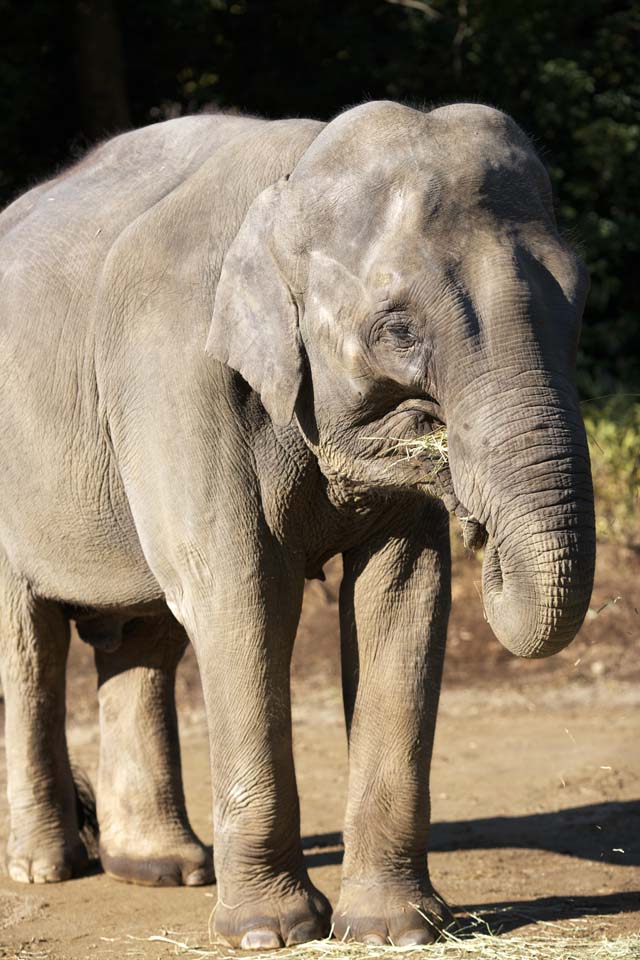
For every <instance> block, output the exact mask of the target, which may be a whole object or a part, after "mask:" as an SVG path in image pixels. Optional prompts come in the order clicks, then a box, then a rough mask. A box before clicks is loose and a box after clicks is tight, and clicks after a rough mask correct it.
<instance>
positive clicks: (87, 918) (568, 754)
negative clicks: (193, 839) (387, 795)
mask: <svg viewBox="0 0 640 960" xmlns="http://www.w3.org/2000/svg"><path fill="white" fill-rule="evenodd" d="M327 573H328V577H327V581H326V583H319V582H317V581H314V582H313V583H311V584H309V586H308V589H307V594H306V599H305V609H304V614H303V620H302V623H301V626H300V631H299V636H298V642H297V648H296V655H295V670H294V682H293V690H294V737H295V753H296V764H297V774H298V782H299V787H300V794H301V803H302V829H303V837H304V844H305V848H306V856H307V862H308V865H309V868H310V872H311V877H312V879H313V881H314V882H315V883H316V885H317V886H319V887H320V889H321V890H323V891H324V892H325V893H326V894H327V895H328V896H329V898H330V899H331V900H332V901H333V902H335V901H336V899H337V895H338V890H339V882H340V862H341V856H342V849H341V844H340V830H341V825H342V817H343V809H344V803H345V789H346V749H345V736H344V729H343V724H342V715H341V703H340V694H339V673H338V653H337V651H338V641H337V605H336V596H337V585H338V582H339V576H340V571H339V563H337V562H334V563H332V564H331V565H330V567H329V569H328V570H327ZM639 573H640V556H638V554H637V553H634V552H632V551H628V550H623V549H621V548H616V547H603V548H601V549H600V552H599V560H598V573H597V580H596V588H595V591H594V595H593V600H592V608H591V612H590V614H589V616H588V618H587V621H586V623H585V625H584V627H583V629H582V631H581V633H580V635H579V637H578V638H577V639H576V641H575V642H574V643H573V645H572V646H571V647H570V648H569V649H568V650H566V651H563V653H561V654H560V655H559V656H557V657H556V658H554V659H552V660H548V661H537V662H524V661H518V660H516V659H514V658H512V657H511V656H510V655H509V654H507V653H506V652H504V651H503V650H502V649H501V648H500V647H499V645H498V643H497V641H496V640H494V639H493V636H492V634H491V632H490V630H489V628H488V626H487V624H486V623H485V622H484V621H483V617H482V604H481V601H480V599H479V595H478V592H477V581H478V580H479V579H480V566H479V563H478V561H477V560H475V559H472V558H465V557H464V556H460V557H458V558H457V559H456V562H455V569H454V613H453V618H452V623H451V629H450V635H449V649H448V654H447V663H446V670H445V684H444V689H443V695H442V701H441V709H440V715H439V723H438V732H437V738H436V748H435V757H434V763H433V772H432V798H433V829H432V835H431V836H432V840H431V849H432V854H431V858H430V863H431V873H432V877H433V880H434V883H435V885H436V887H437V889H438V890H439V891H440V893H441V894H442V895H443V896H444V897H445V898H446V899H447V900H448V901H449V902H450V903H452V904H454V905H455V906H456V908H458V909H459V910H460V911H461V912H462V911H465V910H466V911H469V912H471V913H473V914H476V915H477V916H479V917H480V918H482V920H484V921H486V923H487V924H488V925H489V926H490V927H491V928H492V929H493V930H494V931H496V932H499V931H502V932H503V933H504V934H505V935H506V936H507V937H508V936H509V935H513V934H514V932H515V933H517V935H519V936H525V935H528V934H532V933H537V932H538V931H540V930H541V929H544V930H546V931H548V932H549V933H550V935H551V936H554V935H556V933H557V936H559V937H560V936H562V937H571V936H574V935H575V936H577V935H581V936H583V937H584V936H585V935H586V936H587V937H588V938H592V939H593V940H597V939H600V938H602V937H607V938H612V939H613V938H618V937H623V936H627V935H629V934H631V933H635V932H638V931H640V749H639V739H640V738H639V733H640V720H639V714H638V706H639V704H640V690H639V688H638V683H637V681H638V679H639V678H640V658H639V657H638V640H639V638H640V614H639V610H640V590H639V589H638V574H639ZM68 700H69V714H70V716H69V741H70V745H71V751H72V755H73V759H74V761H75V762H76V763H78V764H79V765H80V766H82V767H83V768H84V769H85V770H86V771H87V772H88V773H89V775H90V776H91V775H95V768H96V762H97V751H98V732H97V722H96V721H97V717H96V700H95V675H94V671H93V666H92V660H91V654H90V651H89V649H88V648H87V647H86V646H84V645H83V644H82V643H81V642H80V641H78V640H77V639H74V643H73V645H72V655H71V664H70V677H69V694H68ZM179 706H180V719H181V737H182V746H183V765H184V778H185V787H186V794H187V801H188V806H189V812H190V816H191V820H192V823H193V825H194V827H195V829H196V830H197V831H198V833H199V834H200V836H201V837H203V838H208V839H210V838H211V818H210V809H211V796H210V779H209V770H208V762H207V742H206V732H205V726H204V720H203V711H202V699H201V693H200V688H199V681H198V675H197V668H196V666H195V662H194V659H193V655H192V654H191V652H189V653H188V655H187V657H186V658H185V661H184V663H183V665H182V667H181V670H180V675H179ZM0 790H1V792H2V796H1V799H0V844H1V845H2V847H4V843H5V841H6V833H7V807H6V801H5V799H4V793H5V790H4V768H2V772H1V773H0ZM215 897H216V892H215V887H204V888H190V889H184V888H177V889H168V888H163V889H147V888H142V887H133V886H128V885H126V884H121V883H118V882H116V881H115V880H112V879H110V878H108V877H106V876H105V875H104V874H102V873H100V872H99V869H98V868H97V867H96V868H95V869H94V871H93V872H92V873H91V875H90V876H87V877H84V878H82V879H78V880H73V881H70V882H68V883H64V884H59V885H50V886H47V887H23V886H21V885H18V884H15V883H13V882H12V881H10V880H9V879H8V878H7V876H6V873H4V874H2V875H0V958H14V957H15V958H20V960H76V958H78V960H79V958H96V960H101V958H105V960H106V958H125V957H131V958H140V960H150V958H165V957H169V956H173V955H175V952H176V948H175V946H174V945H172V944H170V943H165V942H163V941H161V940H154V939H150V938H153V937H163V936H164V937H167V938H168V939H169V940H174V941H179V942H181V943H187V944H189V945H190V946H192V947H193V946H200V947H201V948H203V949H204V950H208V951H212V953H211V954H210V955H211V956H217V957H224V956H227V955H229V953H230V951H229V950H227V949H225V948H216V947H215V945H214V946H210V944H209V937H208V932H207V922H208V919H209V916H210V914H211V911H212V909H213V906H214V904H215ZM549 924H552V926H550V927H549V926H548V925H549ZM418 953H420V955H422V956H428V952H427V951H424V950H423V951H416V953H415V955H416V956H417V955H418ZM190 955H191V956H196V955H197V954H195V953H193V954H190ZM628 955H629V956H631V954H628ZM369 956H371V954H369ZM531 956H532V960H533V954H532V955H531ZM620 956H622V954H620Z"/></svg>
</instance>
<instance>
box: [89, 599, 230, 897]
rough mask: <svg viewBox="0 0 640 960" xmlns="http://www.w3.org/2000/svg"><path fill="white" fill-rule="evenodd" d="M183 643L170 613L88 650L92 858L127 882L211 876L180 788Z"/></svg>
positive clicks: (206, 851) (195, 881)
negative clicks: (92, 704) (93, 776)
mask: <svg viewBox="0 0 640 960" xmlns="http://www.w3.org/2000/svg"><path fill="white" fill-rule="evenodd" d="M185 644H186V636H185V634H184V632H183V630H182V628H181V627H180V626H179V625H178V624H177V623H176V622H175V621H174V620H173V619H172V618H169V617H167V618H166V619H162V618H146V619H138V620H133V621H130V622H129V623H127V624H125V625H124V628H123V630H122V635H121V640H120V643H119V644H114V645H109V644H101V645H100V646H97V647H96V651H95V657H96V664H97V667H98V685H99V691H98V698H99V701H100V773H99V779H98V791H97V796H98V822H99V824H100V858H101V860H102V865H103V867H104V869H105V870H106V872H107V873H109V874H110V875H111V876H113V877H115V878H116V879H118V880H124V881H126V882H129V883H140V884H144V885H147V886H173V885H179V884H187V885H189V886H195V885H199V884H204V883H212V882H213V864H212V853H211V850H210V848H207V847H205V846H204V845H203V844H202V843H201V842H200V840H199V839H198V837H197V836H196V835H195V833H194V832H193V830H192V829H191V826H190V824H189V819H188V817H187V811H186V807H185V800H184V792H183V787H182V773H181V766H180V743H179V739H178V721H177V715H176V706H175V696H174V688H175V673H176V668H177V665H178V662H179V660H180V658H181V656H182V654H183V652H184V648H185ZM114 646H115V649H114Z"/></svg>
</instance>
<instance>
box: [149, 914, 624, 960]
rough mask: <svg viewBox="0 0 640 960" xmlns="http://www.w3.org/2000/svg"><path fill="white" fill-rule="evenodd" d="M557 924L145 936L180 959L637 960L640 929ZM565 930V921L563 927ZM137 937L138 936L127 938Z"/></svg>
mask: <svg viewBox="0 0 640 960" xmlns="http://www.w3.org/2000/svg"><path fill="white" fill-rule="evenodd" d="M562 926H564V925H561V924H555V923H548V922H547V923H545V924H544V928H545V929H544V932H542V933H539V934H538V933H533V934H531V935H529V936H524V937H517V936H496V935H494V934H493V933H491V932H490V931H489V932H487V933H477V932H474V933H471V934H470V935H468V936H461V937H458V936H453V935H447V934H446V935H445V937H446V938H445V940H443V941H441V942H439V943H435V944H431V945H429V946H424V947H415V946H413V947H394V946H392V945H389V946H386V947H381V946H373V945H368V944H363V943H343V942H342V941H340V940H329V939H328V940H315V941H312V942H311V943H306V944H304V945H302V946H299V947H287V948H284V949H282V950H278V951H277V952H275V953H274V952H273V951H269V952H265V953H252V954H247V953H246V952H244V951H234V950H229V949H228V948H226V947H224V946H219V947H217V948H216V947H215V946H214V948H213V949H211V948H209V949H205V948H202V947H197V946H190V945H189V944H188V943H185V942H183V941H180V940H174V939H172V938H171V937H170V936H167V935H165V936H155V937H149V938H148V940H149V941H154V942H157V943H166V944H170V945H172V946H173V947H174V950H175V954H176V956H180V957H185V958H193V960H196V958H203V957H209V958H212V960H213V958H215V960H238V958H239V957H243V956H250V957H251V960H274V958H275V957H277V958H278V960H378V958H382V960H396V958H397V960H640V934H632V935H631V936H628V937H620V938H616V939H614V940H609V939H606V938H601V939H596V937H595V936H594V934H587V933H586V932H584V928H583V927H582V925H581V929H580V933H579V934H577V935H575V936H566V935H564V936H563V935H559V936H556V935H555V933H556V930H555V929H552V928H558V929H561V928H562ZM565 929H566V926H565ZM132 939H137V938H132Z"/></svg>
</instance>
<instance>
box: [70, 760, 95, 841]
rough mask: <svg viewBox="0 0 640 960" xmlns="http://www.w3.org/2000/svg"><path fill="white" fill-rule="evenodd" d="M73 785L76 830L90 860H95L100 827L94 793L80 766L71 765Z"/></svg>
mask: <svg viewBox="0 0 640 960" xmlns="http://www.w3.org/2000/svg"><path fill="white" fill-rule="evenodd" d="M71 773H72V774H73V786H74V789H75V793H76V816H77V818H78V830H79V831H80V837H81V839H82V842H83V843H84V845H85V847H86V850H87V855H88V857H89V859H90V860H97V859H98V856H99V853H98V841H99V837H100V827H99V825H98V814H97V812H96V795H95V791H94V789H93V786H92V785H91V781H90V780H89V777H88V776H87V774H86V773H85V772H84V770H81V769H80V767H76V766H74V765H72V766H71Z"/></svg>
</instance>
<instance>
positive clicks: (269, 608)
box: [177, 535, 330, 949]
mask: <svg viewBox="0 0 640 960" xmlns="http://www.w3.org/2000/svg"><path fill="white" fill-rule="evenodd" d="M236 543H238V544H242V543H243V539H242V537H240V535H238V536H237V537H236ZM250 543H251V541H250V540H249V539H248V538H246V539H245V544H246V545H247V552H246V553H244V554H243V556H242V557H239V558H237V559H236V560H234V559H233V558H230V557H229V556H226V557H220V559H219V561H218V562H219V569H218V574H219V577H218V580H217V583H215V584H214V583H212V584H211V585H210V587H209V589H205V590H203V589H202V588H201V589H200V591H199V598H200V599H197V598H196V599H194V597H193V596H191V597H190V598H189V599H188V601H187V599H186V598H185V600H183V604H182V614H183V615H184V622H185V625H186V626H187V628H188V631H189V633H190V635H191V637H192V641H193V643H194V647H195V649H196V654H197V657H198V663H199V666H200V673H201V677H202V685H203V690H204V696H205V703H206V708H207V715H208V723H209V734H210V743H211V767H212V781H213V793H214V799H215V804H214V857H215V870H216V878H217V884H218V903H217V905H216V908H215V914H214V929H215V932H216V933H217V934H218V936H219V937H220V938H221V939H222V940H224V941H225V942H226V943H227V944H229V945H230V946H232V947H241V948H242V949H271V948H274V947H279V946H283V945H292V944H298V943H303V942H305V941H307V940H314V939H317V938H318V937H321V936H323V935H325V934H326V933H328V930H329V925H330V924H329V916H330V907H329V904H328V903H327V901H326V900H325V898H324V897H323V895H322V894H321V893H319V892H318V891H317V890H316V889H315V887H313V885H312V884H311V882H310V880H309V877H308V875H307V871H306V867H305V865H304V860H303V855H302V849H301V843H300V817H299V807H298V794H297V789H296V783H295V774H294V767H293V753H292V742H291V703H290V691H289V666H290V659H291V651H292V647H293V640H294V636H295V631H296V627H297V623H298V617H299V613H300V604H301V599H302V587H303V582H304V579H303V573H302V571H298V570H296V571H294V572H292V571H289V572H287V571H286V570H285V569H284V565H283V562H282V561H279V560H277V559H275V558H274V557H273V556H271V557H265V556H264V555H262V557H261V554H263V551H264V550H265V549H266V548H265V547H264V545H262V546H261V545H259V544H257V545H255V547H254V548H253V550H251V549H250V546H249V545H250ZM179 606H180V605H179V604H178V605H177V607H179ZM189 611H191V612H189Z"/></svg>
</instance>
